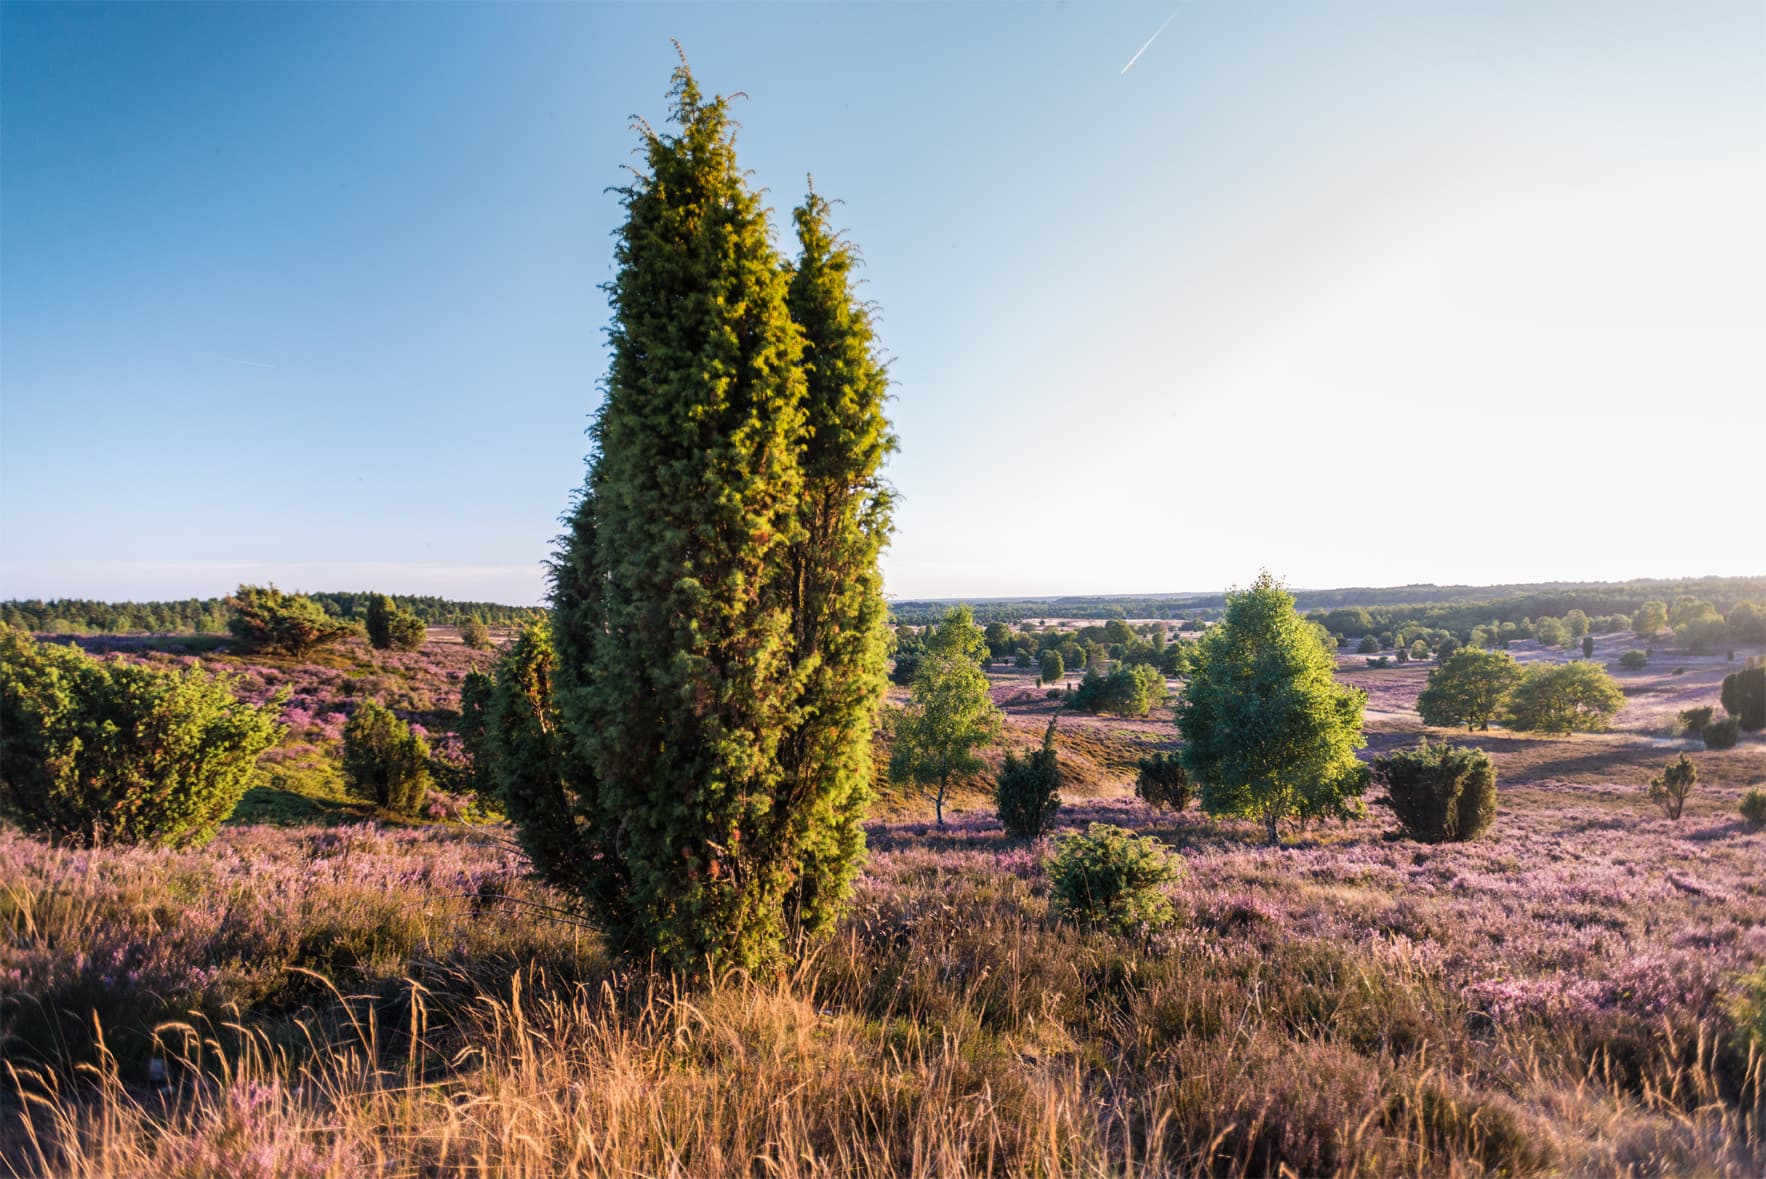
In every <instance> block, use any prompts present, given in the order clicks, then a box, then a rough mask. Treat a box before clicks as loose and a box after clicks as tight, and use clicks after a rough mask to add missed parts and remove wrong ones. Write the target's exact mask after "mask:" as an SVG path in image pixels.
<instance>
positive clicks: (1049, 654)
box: [1042, 647, 1067, 684]
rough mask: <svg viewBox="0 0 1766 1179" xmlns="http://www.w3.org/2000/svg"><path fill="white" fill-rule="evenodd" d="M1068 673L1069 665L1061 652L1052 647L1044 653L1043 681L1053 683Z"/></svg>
mask: <svg viewBox="0 0 1766 1179" xmlns="http://www.w3.org/2000/svg"><path fill="white" fill-rule="evenodd" d="M1066 673H1067V665H1066V664H1065V663H1064V662H1063V661H1062V659H1061V653H1060V652H1059V651H1057V650H1055V649H1054V648H1053V647H1050V648H1049V649H1048V650H1046V651H1044V652H1043V653H1042V682H1043V683H1045V684H1052V683H1055V682H1057V681H1058V680H1060V678H1061V677H1062V676H1063V675H1065V674H1066Z"/></svg>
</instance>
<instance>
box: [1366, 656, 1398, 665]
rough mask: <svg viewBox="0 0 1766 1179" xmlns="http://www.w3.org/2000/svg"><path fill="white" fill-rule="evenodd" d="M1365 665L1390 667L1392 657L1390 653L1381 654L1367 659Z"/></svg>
mask: <svg viewBox="0 0 1766 1179" xmlns="http://www.w3.org/2000/svg"><path fill="white" fill-rule="evenodd" d="M1367 665H1368V666H1369V667H1391V666H1392V657H1391V656H1390V655H1381V656H1380V657H1379V658H1377V659H1369V660H1368V661H1367Z"/></svg>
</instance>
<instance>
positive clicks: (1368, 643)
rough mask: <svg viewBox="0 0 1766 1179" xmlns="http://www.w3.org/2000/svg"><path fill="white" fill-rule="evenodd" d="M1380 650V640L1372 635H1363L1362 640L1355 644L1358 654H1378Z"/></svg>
mask: <svg viewBox="0 0 1766 1179" xmlns="http://www.w3.org/2000/svg"><path fill="white" fill-rule="evenodd" d="M1379 650H1380V640H1378V639H1376V638H1374V636H1372V635H1363V636H1361V642H1359V643H1357V644H1355V653H1356V654H1357V655H1376V654H1378V653H1379Z"/></svg>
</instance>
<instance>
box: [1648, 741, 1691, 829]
mask: <svg viewBox="0 0 1766 1179" xmlns="http://www.w3.org/2000/svg"><path fill="white" fill-rule="evenodd" d="M1698 780H1699V768H1698V767H1697V766H1695V765H1693V764H1692V759H1691V758H1689V757H1687V756H1686V754H1684V753H1683V754H1681V755H1680V756H1679V757H1677V758H1675V759H1674V760H1673V761H1671V762H1669V763H1668V768H1667V769H1665V770H1663V771H1662V772H1661V773H1660V774H1658V775H1657V776H1656V777H1654V778H1651V779H1650V780H1649V800H1650V801H1651V802H1653V803H1655V804H1656V805H1657V806H1659V807H1661V808H1662V813H1663V814H1664V815H1667V816H1668V817H1669V818H1670V819H1678V818H1679V817H1680V812H1681V811H1683V810H1684V809H1686V796H1687V795H1689V794H1691V793H1692V788H1693V787H1694V786H1695V785H1697V783H1698Z"/></svg>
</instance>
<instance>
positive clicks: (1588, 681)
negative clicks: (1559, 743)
mask: <svg viewBox="0 0 1766 1179" xmlns="http://www.w3.org/2000/svg"><path fill="white" fill-rule="evenodd" d="M1624 704H1625V695H1624V693H1622V692H1621V691H1620V690H1619V685H1618V684H1616V683H1614V682H1613V677H1612V676H1610V675H1608V674H1607V673H1606V672H1604V671H1602V670H1601V669H1600V668H1598V667H1596V666H1595V665H1594V664H1592V663H1581V662H1578V663H1557V664H1539V663H1536V664H1534V665H1533V666H1532V667H1530V668H1528V669H1527V674H1526V678H1525V679H1523V680H1522V681H1521V683H1520V686H1519V687H1517V688H1516V689H1515V690H1514V694H1513V695H1512V696H1510V697H1509V727H1510V728H1514V729H1522V730H1534V731H1538V732H1545V733H1577V732H1596V731H1598V730H1600V729H1604V728H1605V727H1606V723H1607V721H1609V720H1611V719H1612V717H1613V714H1614V713H1616V712H1618V711H1619V709H1620V708H1621V707H1623V706H1624Z"/></svg>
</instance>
